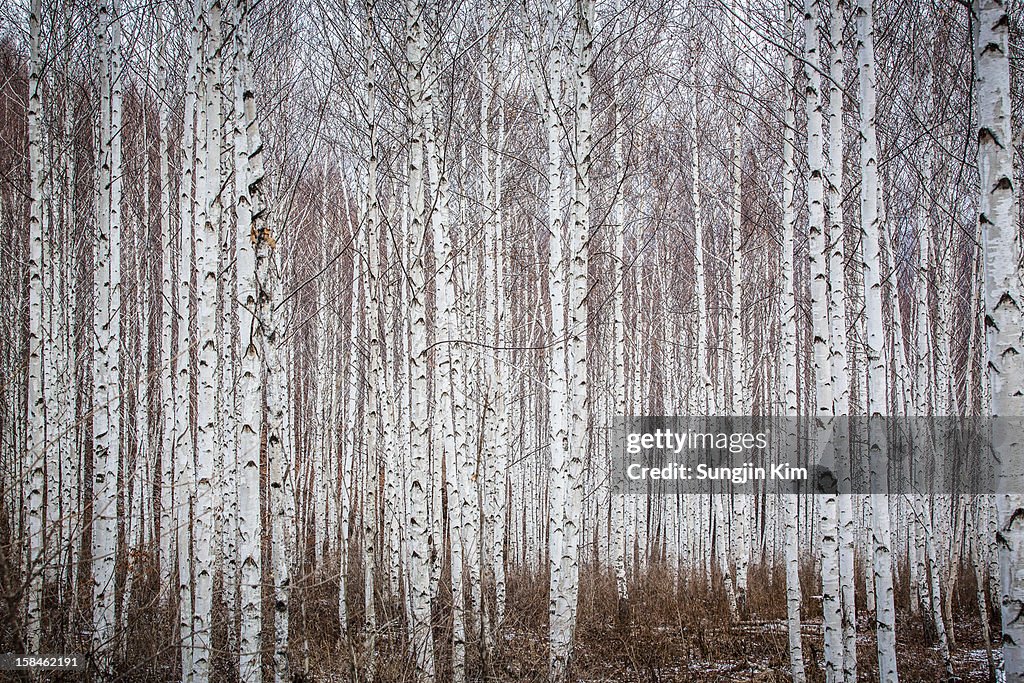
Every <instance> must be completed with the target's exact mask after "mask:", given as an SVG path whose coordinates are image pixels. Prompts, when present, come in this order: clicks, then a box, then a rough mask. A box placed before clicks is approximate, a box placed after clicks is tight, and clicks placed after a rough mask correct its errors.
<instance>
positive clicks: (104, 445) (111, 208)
mask: <svg viewBox="0 0 1024 683" xmlns="http://www.w3.org/2000/svg"><path fill="white" fill-rule="evenodd" d="M97 42H98V51H99V54H100V74H99V79H100V107H101V109H100V147H99V159H100V170H99V173H100V178H99V217H98V221H97V240H96V252H95V268H96V272H95V281H94V285H93V286H94V291H95V292H96V297H97V299H96V302H95V305H94V313H93V327H94V337H93V340H94V341H93V359H94V361H93V362H94V376H95V379H94V394H93V406H94V408H93V501H92V524H93V530H92V580H93V602H92V627H93V633H92V642H93V649H94V651H95V652H96V653H97V654H98V669H99V670H100V671H104V672H106V671H108V670H109V668H110V666H111V663H112V662H111V657H112V656H113V653H115V652H117V637H118V636H117V633H116V632H115V624H116V622H115V614H114V605H115V598H116V596H115V593H116V589H115V580H114V573H115V564H116V560H117V552H118V547H117V546H118V542H117V540H118V539H117V519H116V518H117V483H118V477H117V470H118V464H119V462H120V460H121V456H120V433H121V389H120V382H121V353H120V342H121V333H120V330H121V322H120V316H121V187H122V182H123V180H122V172H121V100H122V71H121V70H122V65H121V57H120V55H121V19H120V13H119V8H118V5H117V3H116V2H107V1H106V0H104V1H103V2H101V3H100V4H99V21H98V23H97Z"/></svg>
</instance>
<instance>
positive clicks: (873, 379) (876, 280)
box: [857, 0, 902, 683]
mask: <svg viewBox="0 0 1024 683" xmlns="http://www.w3.org/2000/svg"><path fill="white" fill-rule="evenodd" d="M872 2H873V0H857V68H858V72H859V82H860V136H861V145H860V157H861V162H860V163H861V204H860V207H861V235H862V240H863V243H864V308H865V317H866V321H867V337H866V341H867V363H868V368H867V377H868V389H867V391H868V394H867V408H868V410H867V413H868V418H869V425H868V439H869V444H868V448H869V451H868V458H869V462H870V467H871V486H872V491H876V492H877V491H880V490H881V491H884V490H886V487H887V485H888V483H887V481H886V480H885V475H886V470H885V468H884V463H885V462H886V457H887V451H888V443H887V434H886V425H885V424H884V420H883V418H884V417H885V416H886V415H887V412H888V405H887V403H888V391H887V390H886V367H885V349H884V344H885V331H884V327H883V321H882V282H883V278H882V273H881V264H882V258H881V249H880V247H879V241H880V235H881V220H880V216H879V209H878V201H879V196H880V192H879V179H878V142H877V138H876V133H875V48H874V22H873V19H872V11H873V8H872ZM900 343H902V340H900ZM870 498H871V512H872V515H871V542H872V549H871V552H872V558H873V571H874V588H875V631H876V638H877V647H878V671H879V679H880V680H881V681H882V682H883V683H896V682H897V681H898V680H899V676H898V674H897V670H896V613H895V606H894V597H893V580H892V550H891V533H890V523H889V501H888V496H886V495H884V494H880V493H872V494H871V496H870Z"/></svg>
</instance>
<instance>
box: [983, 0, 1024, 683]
mask: <svg viewBox="0 0 1024 683" xmlns="http://www.w3.org/2000/svg"><path fill="white" fill-rule="evenodd" d="M972 11H973V12H974V13H975V18H976V20H977V25H978V32H977V35H976V36H975V48H974V50H975V59H976V61H977V65H978V66H977V69H978V72H977V73H978V81H977V88H978V89H977V103H978V173H979V177H980V188H979V191H980V197H979V207H978V221H979V223H980V225H981V233H982V237H983V239H984V246H985V328H986V336H987V340H988V374H989V378H990V381H991V383H992V416H993V418H995V419H1000V418H1010V419H1013V418H1014V417H1015V416H1018V415H1020V414H1021V413H1022V405H1021V393H1020V388H1019V384H1020V379H1021V374H1022V371H1024V368H1022V367H1021V360H1020V358H1021V355H1020V351H1019V348H1020V344H1021V334H1022V330H1021V320H1022V312H1021V304H1020V301H1021V295H1022V293H1021V279H1020V265H1019V261H1020V250H1021V245H1020V234H1019V232H1018V229H1017V219H1016V215H1017V214H1016V203H1015V199H1014V194H1013V181H1014V174H1013V158H1012V156H1011V154H1010V148H1009V145H1008V142H1009V141H1010V140H1012V129H1011V120H1010V106H1009V102H1010V65H1009V17H1008V15H1007V7H1006V4H1005V3H1004V2H1000V1H999V0H978V1H977V2H975V3H974V5H973V8H972ZM994 436H995V443H994V448H995V449H996V450H997V452H1000V453H1012V452H1014V451H1015V450H1016V449H1017V448H1019V446H1020V444H1019V441H1018V440H1017V439H1019V437H1018V436H1016V428H1015V427H1014V426H1013V425H998V424H997V425H996V426H995V434H994ZM1021 480H1022V474H1021V471H1020V463H1019V460H1018V459H1015V458H1010V459H1008V460H1004V461H1003V465H1002V469H1001V470H1000V472H999V482H998V490H999V495H997V497H996V502H997V510H998V515H999V518H998V519H999V521H998V524H999V527H998V531H997V534H996V542H997V544H998V547H999V568H1000V607H1001V611H1002V617H1003V639H1002V643H1003V647H1002V649H1003V668H1004V673H1005V676H1006V680H1008V681H1009V680H1022V679H1024V631H1022V626H1021V624H1020V611H1021V604H1022V602H1024V585H1022V583H1021V576H1020V572H1019V570H1018V568H1019V567H1020V566H1021V563H1022V561H1024V558H1022V552H1024V551H1022V548H1024V529H1022V527H1021V518H1022V509H1024V508H1022V504H1021V497H1020V482H1021Z"/></svg>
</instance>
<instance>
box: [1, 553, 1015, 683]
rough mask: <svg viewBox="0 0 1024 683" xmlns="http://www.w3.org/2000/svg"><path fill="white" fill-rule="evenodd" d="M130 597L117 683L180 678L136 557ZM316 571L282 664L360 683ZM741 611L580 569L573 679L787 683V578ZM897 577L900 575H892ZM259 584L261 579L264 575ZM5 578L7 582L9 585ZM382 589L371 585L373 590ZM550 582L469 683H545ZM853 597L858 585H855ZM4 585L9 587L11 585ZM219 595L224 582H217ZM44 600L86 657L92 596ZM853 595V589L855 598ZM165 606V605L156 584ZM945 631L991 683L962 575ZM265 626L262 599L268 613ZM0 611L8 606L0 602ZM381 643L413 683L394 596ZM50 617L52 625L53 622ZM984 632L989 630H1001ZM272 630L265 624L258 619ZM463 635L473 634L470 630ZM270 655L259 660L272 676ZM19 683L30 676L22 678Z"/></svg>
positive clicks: (380, 675) (911, 628) (514, 616)
mask: <svg viewBox="0 0 1024 683" xmlns="http://www.w3.org/2000/svg"><path fill="white" fill-rule="evenodd" d="M354 564H355V563H353V566H350V567H349V572H348V582H349V589H348V602H347V605H348V609H349V623H348V625H349V632H350V633H352V634H356V633H359V632H360V630H361V627H362V624H363V620H364V615H363V611H362V604H363V596H362V576H361V571H360V569H359V568H358V567H356V566H354ZM132 571H134V572H135V582H134V592H133V599H132V602H131V604H130V605H129V606H128V619H127V623H128V627H127V630H126V632H125V633H123V634H121V637H122V638H123V639H124V640H123V646H124V655H123V656H122V657H120V658H119V659H118V664H117V679H118V680H122V681H139V682H144V681H154V682H155V681H168V680H175V679H176V677H177V668H178V658H179V654H180V653H179V649H178V648H177V646H176V642H177V640H176V622H177V616H176V615H175V614H174V613H173V612H172V610H170V609H168V608H167V607H166V606H162V605H161V600H160V595H161V586H160V584H159V581H158V580H157V573H156V567H155V566H154V564H153V563H152V562H151V561H150V560H149V558H147V557H145V556H139V557H135V558H133V561H132ZM325 574H326V572H311V571H307V572H300V571H297V572H296V574H295V576H294V583H293V588H292V599H291V604H290V611H289V618H290V624H291V642H290V648H291V649H290V653H291V662H292V665H293V670H294V671H295V672H296V673H295V680H296V681H351V680H360V679H359V677H358V676H357V675H356V674H355V673H354V672H355V671H359V670H361V667H362V665H363V663H364V662H365V661H366V657H367V653H366V652H365V651H364V647H363V643H362V642H361V641H360V640H359V639H358V638H352V639H344V638H341V637H340V633H341V631H340V629H339V624H338V620H337V596H338V582H337V576H336V575H334V576H330V575H326V576H325ZM814 575H815V569H814V568H813V567H811V566H806V567H804V568H803V569H802V580H803V582H804V595H805V596H808V597H807V598H806V599H805V601H804V615H803V616H804V619H805V627H804V648H805V658H806V661H807V665H808V672H809V680H810V681H820V680H822V677H821V674H820V666H821V657H822V645H821V634H820V631H821V626H820V604H819V601H818V600H815V599H814V598H813V596H815V595H817V593H818V592H819V591H820V588H819V587H818V585H816V582H815V581H814ZM749 576H750V578H749V590H748V599H747V606H746V609H745V610H744V614H743V615H742V616H741V620H740V621H739V622H738V623H729V620H728V618H727V617H726V615H727V613H728V610H727V608H726V601H725V595H724V591H723V590H722V589H721V585H722V582H721V580H720V578H719V577H711V579H712V580H711V581H707V580H705V579H704V578H702V577H700V576H679V575H678V574H677V573H676V572H674V571H673V570H671V569H669V568H668V567H665V566H664V565H661V564H653V565H651V566H650V567H649V568H648V569H647V570H646V571H644V572H643V573H638V574H635V575H633V576H631V577H630V581H629V590H630V598H629V600H628V601H627V602H625V603H620V602H619V600H618V599H617V596H616V593H615V582H614V577H613V576H612V575H611V574H610V572H608V571H604V570H602V571H598V570H596V569H594V568H592V567H583V569H582V572H581V583H580V599H579V611H578V626H577V630H576V647H575V655H574V660H573V668H572V672H573V675H574V677H575V678H576V679H577V680H581V681H582V680H586V681H609V682H610V681H625V682H633V681H635V682H644V683H653V682H666V683H667V682H670V681H695V682H702V681H709V682H710V681H761V682H770V681H786V680H789V675H788V645H787V643H788V640H787V632H786V628H785V622H784V617H785V604H784V602H783V596H784V584H783V581H784V574H783V572H782V570H781V568H778V569H776V570H775V571H770V570H769V568H768V567H765V566H751V568H750V575H749ZM901 576H905V574H903V573H901ZM267 578H268V579H269V577H267ZM7 580H9V579H7ZM384 581H385V579H384V578H383V577H381V578H380V579H379V580H378V587H381V586H383V585H384ZM547 581H548V579H547V575H546V574H542V573H529V572H519V571H514V572H511V573H510V575H509V577H508V599H507V608H506V616H505V619H504V622H503V623H502V624H501V625H500V628H499V630H498V637H497V638H496V641H495V644H494V648H493V650H491V651H490V652H489V653H487V652H486V648H483V647H481V643H480V642H479V639H478V638H473V637H470V638H469V642H467V653H468V655H467V656H468V665H467V671H468V674H469V678H470V680H474V681H478V680H491V681H507V682H514V681H524V682H530V681H537V682H540V681H546V679H547V658H548V648H547V618H548V617H547V610H548V598H547V592H548V588H547ZM858 584H859V588H862V587H863V577H858ZM448 585H449V575H448V573H447V571H445V573H444V576H443V577H442V582H441V586H442V587H441V589H440V594H439V597H438V600H437V601H436V603H435V611H434V617H435V618H434V636H435V640H436V643H437V647H436V652H437V658H436V659H437V671H438V680H439V681H447V680H449V679H450V676H451V647H450V643H451V633H452V621H451V594H450V590H449V589H448V588H447V586H448ZM7 587H8V588H10V586H7ZM217 588H218V589H219V588H220V582H219V580H218V582H217ZM55 594H56V593H55V592H54V591H52V590H51V591H49V599H48V603H47V607H48V609H47V614H48V615H50V617H49V620H48V622H47V624H46V632H47V640H48V642H49V644H50V645H52V648H51V649H52V650H54V651H80V652H85V651H87V648H88V630H87V623H88V622H87V619H86V615H87V607H88V598H87V596H86V597H84V599H81V600H80V601H79V603H80V604H79V608H78V609H75V610H72V611H70V612H69V611H67V610H64V609H62V607H61V606H60V605H58V604H56V602H55V599H54V596H55ZM860 594H861V595H862V594H863V593H862V591H861V592H860ZM163 595H164V596H166V595H167V590H166V587H163ZM908 595H909V593H908V591H907V590H906V588H905V587H902V588H901V589H900V591H898V593H897V606H898V610H899V624H898V631H897V638H898V645H899V650H900V666H901V674H902V675H903V677H904V680H913V681H940V680H943V670H942V666H941V662H940V661H939V657H938V655H937V652H936V650H935V643H934V634H933V633H931V632H930V631H929V629H928V628H927V627H926V625H924V624H923V623H922V620H921V619H916V618H910V615H909V612H908V611H907V605H908V602H907V601H908ZM216 605H217V606H216V609H215V614H214V617H215V619H214V627H213V645H214V650H215V653H214V660H213V669H214V680H216V681H227V682H230V681H234V680H236V672H235V671H234V663H233V662H234V657H233V655H232V653H233V652H234V650H235V649H236V648H237V644H236V642H235V639H234V637H233V636H229V632H228V627H227V624H228V618H227V614H228V613H227V609H226V607H225V605H224V604H223V602H222V601H217V603H216ZM954 606H955V617H954V621H955V624H954V629H955V634H956V637H957V646H958V650H957V654H956V658H955V659H956V666H957V673H958V674H959V675H960V676H961V677H962V678H963V679H964V680H973V681H984V680H987V667H986V661H985V658H984V647H985V645H984V643H982V642H981V638H980V633H981V629H980V625H979V623H978V620H977V616H976V603H975V593H974V582H973V576H972V575H971V573H970V572H963V573H962V574H961V581H960V584H959V585H958V590H957V592H956V594H955V600H954ZM265 607H266V609H265V612H264V613H265V614H266V615H269V614H270V611H269V608H270V604H269V601H268V602H267V604H266V605H265ZM859 608H860V610H861V618H860V624H859V646H858V662H859V664H858V665H859V667H860V669H859V670H860V673H861V676H862V677H863V678H866V679H867V678H869V677H870V676H872V674H873V672H874V670H875V668H876V665H875V657H874V637H873V632H872V628H873V622H871V620H870V618H869V616H867V615H865V614H863V605H862V604H861V605H859ZM0 609H4V606H3V605H0ZM376 609H377V619H378V626H379V628H378V632H377V638H376V642H375V648H374V655H375V660H376V672H377V680H378V681H379V682H380V683H401V682H405V681H411V680H412V679H413V676H412V672H413V663H412V661H411V660H410V658H409V656H408V649H407V647H406V636H405V624H404V622H403V610H402V609H401V602H400V600H399V599H398V598H389V599H385V598H383V597H382V596H381V595H380V594H378V596H377V600H376ZM57 617H59V622H58V620H57ZM997 625H998V622H997V621H996V623H995V624H993V629H994V630H993V633H995V632H997V629H995V627H996V626H997ZM265 628H269V622H265ZM472 632H473V631H472V630H471V633H472ZM18 637H19V634H18V630H17V628H16V626H15V623H14V621H13V620H11V619H10V612H9V611H5V618H4V623H2V624H0V648H2V649H4V650H7V651H11V650H15V651H16V650H18ZM270 654H271V653H270V651H269V650H267V651H265V653H264V665H265V674H266V675H267V676H268V677H269V675H270V673H271V671H270V668H269V667H270V664H271V657H270ZM80 678H81V676H78V675H65V676H63V677H60V676H54V677H53V678H52V680H79V679H80ZM25 680H27V679H25Z"/></svg>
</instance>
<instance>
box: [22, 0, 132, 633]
mask: <svg viewBox="0 0 1024 683" xmlns="http://www.w3.org/2000/svg"><path fill="white" fill-rule="evenodd" d="M42 11H43V6H42V2H41V0H32V2H31V4H30V5H29V10H28V26H29V67H28V157H29V158H28V165H29V179H30V183H31V188H30V192H29V263H28V267H29V280H28V300H29V314H28V321H29V322H28V352H29V356H28V387H27V393H26V401H25V402H26V404H27V406H28V416H27V418H28V419H27V427H28V428H27V430H26V433H25V436H26V443H25V452H26V460H25V467H26V469H27V471H28V481H27V482H26V489H27V491H28V496H27V503H28V529H27V541H28V565H27V566H26V567H25V570H26V571H25V574H26V576H27V577H28V600H27V614H26V621H25V646H26V647H27V648H28V652H29V653H38V652H40V645H41V638H42V603H43V567H44V562H45V557H44V547H43V545H44V544H43V539H44V525H45V522H46V521H47V520H46V519H45V511H44V510H43V487H44V486H45V483H44V480H43V473H44V463H45V461H46V459H47V458H48V453H49V449H48V448H47V443H46V427H47V424H46V414H45V413H46V411H45V405H44V395H43V392H44V391H47V392H49V391H52V388H51V387H49V386H46V387H44V385H43V360H44V358H43V356H44V354H49V353H50V352H51V349H49V348H47V349H46V350H45V351H44V348H43V346H44V342H43V334H44V333H45V332H46V331H45V330H44V329H43V234H44V232H47V231H46V228H45V227H44V222H45V221H46V210H45V206H44V202H45V198H44V193H45V191H46V188H45V184H44V178H45V176H44V169H43V152H44V149H43V148H44V141H43V123H44V122H43V99H42V90H43V79H42V77H41V71H42V68H43V62H42V60H43V56H42V55H41V54H40V48H41V39H40V25H41V23H42ZM101 19H102V17H101ZM101 30H103V31H105V30H106V27H103V28H102V29H101ZM105 59H106V56H104V60H105ZM107 78H109V76H107ZM101 82H102V83H103V84H107V83H108V81H107V80H104V81H101ZM107 94H108V93H106V92H104V93H103V95H104V96H106V95H107ZM101 134H102V133H101ZM101 201H102V200H101ZM101 217H102V216H101ZM100 229H101V231H102V230H103V229H104V226H102V225H101V227H100ZM107 229H108V230H109V228H107ZM103 238H104V235H103V233H102V232H101V233H100V235H99V236H98V239H99V240H102V239H103ZM98 246H99V247H100V248H103V246H104V245H103V244H102V242H98ZM51 253H52V252H51ZM50 268H52V266H50ZM101 293H102V292H101ZM104 360H105V359H104ZM101 409H103V410H105V409H106V408H105V406H104V407H103V408H101ZM115 435H116V432H115ZM51 471H53V470H52V469H51ZM55 493H56V491H53V492H51V500H52V496H53V495H54V494H55ZM49 521H53V520H49Z"/></svg>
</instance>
